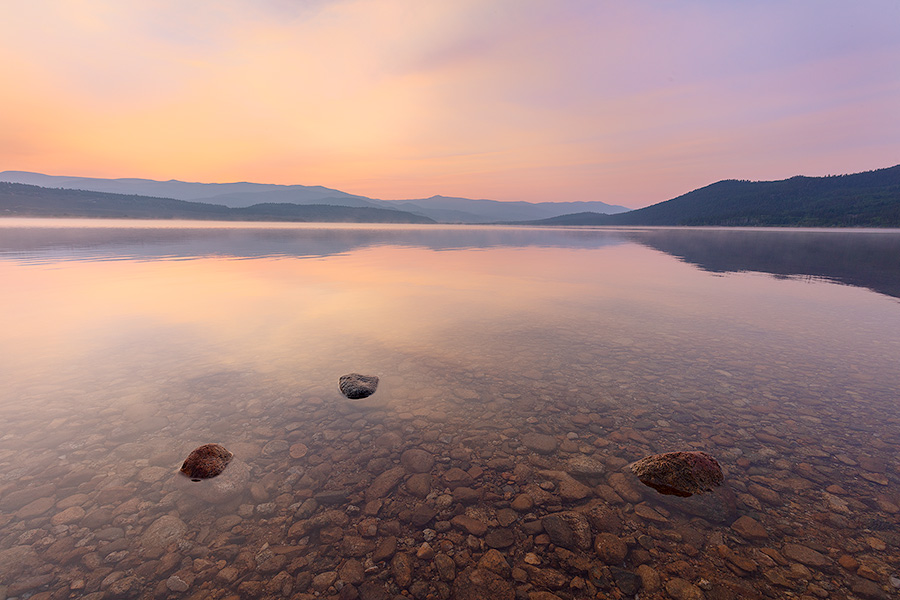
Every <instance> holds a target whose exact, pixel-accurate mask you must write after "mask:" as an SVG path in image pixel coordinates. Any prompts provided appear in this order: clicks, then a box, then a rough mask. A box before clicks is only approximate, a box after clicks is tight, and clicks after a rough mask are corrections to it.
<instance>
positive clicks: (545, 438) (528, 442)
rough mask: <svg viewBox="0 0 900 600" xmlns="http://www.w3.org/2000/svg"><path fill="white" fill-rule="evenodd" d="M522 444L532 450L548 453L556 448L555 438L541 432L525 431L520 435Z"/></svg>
mask: <svg viewBox="0 0 900 600" xmlns="http://www.w3.org/2000/svg"><path fill="white" fill-rule="evenodd" d="M522 444H524V445H525V447H526V448H528V449H529V450H531V451H532V452H537V453H538V454H550V453H552V452H553V451H554V450H556V446H557V442H556V438H555V437H553V436H552V435H544V434H542V433H526V434H525V435H523V436H522Z"/></svg>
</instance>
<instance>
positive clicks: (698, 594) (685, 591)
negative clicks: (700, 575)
mask: <svg viewBox="0 0 900 600" xmlns="http://www.w3.org/2000/svg"><path fill="white" fill-rule="evenodd" d="M666 593H667V594H669V596H671V597H672V598H673V599H674V600H704V596H703V590H701V589H700V588H698V587H697V586H696V585H694V584H693V583H690V582H688V581H685V580H684V579H681V578H680V577H675V578H673V579H670V580H669V581H667V582H666Z"/></svg>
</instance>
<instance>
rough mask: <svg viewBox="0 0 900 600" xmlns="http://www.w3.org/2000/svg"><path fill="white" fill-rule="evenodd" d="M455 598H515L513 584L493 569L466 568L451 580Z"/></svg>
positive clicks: (467, 599)
mask: <svg viewBox="0 0 900 600" xmlns="http://www.w3.org/2000/svg"><path fill="white" fill-rule="evenodd" d="M453 597H454V598H455V599H456V600H485V599H488V598H490V599H491V600H515V597H516V592H515V590H514V589H513V586H512V585H511V584H510V583H508V582H507V581H506V580H505V579H504V578H502V577H501V576H500V575H497V574H496V573H494V572H493V571H489V570H487V569H480V568H471V567H470V568H468V569H466V570H465V571H463V572H462V573H460V574H459V576H457V577H456V580H455V581H454V582H453Z"/></svg>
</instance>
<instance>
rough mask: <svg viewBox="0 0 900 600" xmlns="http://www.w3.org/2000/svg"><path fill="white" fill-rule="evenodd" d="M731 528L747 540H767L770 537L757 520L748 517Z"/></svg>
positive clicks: (736, 522)
mask: <svg viewBox="0 0 900 600" xmlns="http://www.w3.org/2000/svg"><path fill="white" fill-rule="evenodd" d="M731 528H732V529H733V530H734V531H735V532H736V533H737V534H738V535H740V536H741V537H742V538H744V539H746V540H765V539H768V537H769V534H768V532H767V531H766V530H765V528H764V527H763V526H762V525H760V524H759V522H758V521H757V520H756V519H754V518H752V517H748V516H746V515H744V516H743V517H739V518H738V519H737V520H736V521H735V522H734V523H732V524H731Z"/></svg>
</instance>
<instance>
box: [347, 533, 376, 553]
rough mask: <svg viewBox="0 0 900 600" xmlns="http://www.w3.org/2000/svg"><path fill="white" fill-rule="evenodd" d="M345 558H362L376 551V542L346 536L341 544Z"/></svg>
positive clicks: (355, 536) (354, 536)
mask: <svg viewBox="0 0 900 600" xmlns="http://www.w3.org/2000/svg"><path fill="white" fill-rule="evenodd" d="M341 549H342V551H343V555H344V556H352V557H354V558H360V557H362V556H365V555H366V554H368V553H369V552H372V551H373V550H375V542H373V541H372V540H368V539H366V538H364V537H360V536H358V535H346V536H344V539H343V541H342V542H341Z"/></svg>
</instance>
